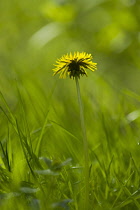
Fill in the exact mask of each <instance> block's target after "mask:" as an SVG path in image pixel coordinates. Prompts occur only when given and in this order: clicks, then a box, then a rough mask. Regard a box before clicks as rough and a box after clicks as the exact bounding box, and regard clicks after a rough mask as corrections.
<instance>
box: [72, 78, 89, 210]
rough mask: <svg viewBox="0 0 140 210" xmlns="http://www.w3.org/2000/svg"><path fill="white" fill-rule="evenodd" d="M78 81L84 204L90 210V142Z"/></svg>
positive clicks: (77, 82)
mask: <svg viewBox="0 0 140 210" xmlns="http://www.w3.org/2000/svg"><path fill="white" fill-rule="evenodd" d="M75 81H76V89H77V96H78V103H79V109H80V120H81V128H82V134H83V147H84V161H85V163H84V178H85V202H84V209H85V210H88V206H89V153H88V141H87V135H86V127H85V120H84V111H83V104H82V100H81V93H80V86H79V81H78V77H75Z"/></svg>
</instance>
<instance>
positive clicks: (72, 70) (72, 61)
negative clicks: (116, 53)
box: [53, 52, 97, 79]
mask: <svg viewBox="0 0 140 210" xmlns="http://www.w3.org/2000/svg"><path fill="white" fill-rule="evenodd" d="M56 63H57V64H56V65H55V69H53V71H54V74H53V75H56V74H60V78H66V76H67V75H68V76H69V77H70V78H73V79H74V78H75V77H77V78H80V75H81V76H84V75H86V76H87V72H86V69H89V70H91V71H94V70H96V69H97V67H96V66H97V63H93V62H92V55H91V54H87V53H85V52H82V53H79V52H75V53H74V55H72V54H71V53H70V54H67V55H63V56H62V57H61V58H60V59H58V60H57V61H56Z"/></svg>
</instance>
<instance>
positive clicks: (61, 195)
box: [0, 76, 140, 210]
mask: <svg viewBox="0 0 140 210" xmlns="http://www.w3.org/2000/svg"><path fill="white" fill-rule="evenodd" d="M89 78H90V77H89ZM93 80H94V87H95V88H91V87H93V86H92V82H93ZM81 81H82V82H81V89H82V96H83V100H84V110H85V120H86V127H87V136H88V141H89V159H90V162H91V165H90V169H89V204H88V205H89V207H88V209H89V210H92V209H97V210H98V209H107V210H108V209H140V194H139V184H140V171H139V167H140V164H139V152H140V148H139V137H140V136H139V135H140V132H139V126H140V121H139V116H140V114H139V101H140V100H139V98H140V97H139V96H138V95H136V94H134V93H133V92H131V91H128V90H127V91H126V90H125V91H118V90H116V89H114V88H113V87H112V86H111V85H110V84H108V83H107V82H106V81H105V80H103V78H102V77H101V76H98V77H96V76H95V78H92V77H91V79H89V81H88V83H87V80H86V78H85V79H83V80H82V79H81ZM57 82H58V83H59V81H57ZM85 84H86V87H85ZM28 85H30V88H29V86H28ZM28 85H27V84H26V85H25V84H20V85H19V84H18V85H17V87H18V88H16V90H15V91H13V95H14V97H15V98H16V100H15V99H14V100H13V101H12V103H11V101H10V97H7V96H6V95H4V94H3V93H1V97H0V107H1V111H0V117H1V118H0V119H1V120H0V122H1V130H0V154H1V159H0V179H1V181H0V208H1V209H4V210H7V209H42V210H45V209H66V210H68V209H72V210H81V209H82V208H83V200H84V196H85V188H84V176H83V166H84V157H83V146H82V144H81V141H80V139H81V129H80V128H79V123H80V118H79V110H78V106H77V100H76V96H75V95H76V94H75V92H74V91H75V89H74V88H72V89H70V88H69V86H71V84H70V83H68V84H67V89H68V92H67V94H66V93H65V91H63V88H62V87H61V94H58V93H60V89H59V87H58V86H57V88H55V90H54V88H53V87H52V90H50V89H48V90H49V91H48V92H47V91H46V90H44V89H43V88H42V87H41V86H38V85H37V84H36V83H35V80H34V81H33V82H30V84H28ZM60 85H64V84H63V81H61V83H60ZM31 87H32V88H31ZM89 87H90V88H89ZM85 89H86V91H84V90H85ZM68 98H69V100H70V101H68Z"/></svg>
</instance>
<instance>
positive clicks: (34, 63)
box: [0, 0, 140, 209]
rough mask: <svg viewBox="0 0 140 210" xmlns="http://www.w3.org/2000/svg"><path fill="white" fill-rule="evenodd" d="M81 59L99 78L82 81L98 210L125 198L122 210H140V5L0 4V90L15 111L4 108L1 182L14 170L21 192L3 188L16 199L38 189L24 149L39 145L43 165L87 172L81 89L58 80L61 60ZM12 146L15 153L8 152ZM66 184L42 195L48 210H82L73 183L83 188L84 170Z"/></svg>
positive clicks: (32, 0) (51, 0) (120, 1)
mask: <svg viewBox="0 0 140 210" xmlns="http://www.w3.org/2000/svg"><path fill="white" fill-rule="evenodd" d="M75 51H79V52H86V53H91V54H92V56H93V62H96V63H98V70H97V71H95V72H91V71H88V77H82V78H81V79H80V87H81V94H82V99H83V104H84V114H85V121H86V127H87V136H88V142H89V154H90V162H91V164H93V167H92V168H91V177H90V179H91V182H90V185H91V189H92V190H91V197H92V199H91V206H92V204H93V205H97V209H100V208H98V207H100V206H101V203H102V206H103V207H104V208H103V209H105V206H107V207H106V209H109V208H110V207H111V206H112V208H113V207H114V206H115V205H116V206H117V205H120V204H122V203H123V202H124V201H125V199H126V202H125V204H124V203H123V204H122V205H121V206H122V208H123V206H124V205H126V209H128V208H127V204H129V203H131V202H132V206H131V205H130V209H132V208H133V207H135V204H136V206H137V207H138V209H139V206H140V204H139V203H137V197H136V202H135V204H134V205H133V200H132V199H131V196H133V195H135V194H133V193H135V192H136V194H137V193H139V191H138V189H139V183H140V180H139V153H140V148H139V147H140V133H139V125H140V108H139V107H140V85H139V77H140V63H139V57H140V1H139V0H85V1H84V0H46V1H45V0H28V1H21V0H12V1H10V0H2V1H0V91H1V92H2V94H3V96H4V98H5V100H6V101H7V104H8V107H6V104H5V103H4V100H0V106H1V107H2V109H1V111H0V126H1V130H0V139H1V142H2V144H1V148H2V149H1V154H2V158H1V160H0V164H2V165H1V166H2V167H3V169H1V174H4V172H3V170H4V171H5V170H7V172H6V173H7V174H8V173H9V171H10V172H11V171H12V175H11V174H10V175H9V174H8V175H7V174H6V176H9V177H12V178H11V180H13V183H14V184H11V185H10V184H9V183H8V184H7V185H5V183H7V181H6V182H5V181H4V182H3V184H2V187H1V188H2V190H1V193H5V192H6V193H8V192H16V190H17V189H20V185H21V182H22V181H26V182H28V183H31V184H32V183H33V184H34V186H35V187H36V185H37V184H36V181H34V180H33V178H32V174H31V172H29V173H27V170H28V171H29V168H28V166H27V163H26V161H25V159H26V158H25V157H24V155H25V154H23V149H24V148H23V147H22V145H21V144H20V143H22V141H24V140H26V141H27V142H28V141H29V145H30V143H31V145H32V147H30V148H28V149H29V151H30V150H32V149H33V153H34V154H35V155H36V156H37V157H41V156H43V157H48V158H50V159H51V160H56V162H57V161H58V162H59V161H60V162H61V161H64V160H66V159H67V158H72V161H73V162H72V164H73V165H80V166H81V165H82V166H83V165H84V163H83V145H82V143H81V139H82V134H81V127H80V117H79V108H78V101H77V94H76V87H75V81H74V80H72V79H69V78H66V79H64V80H63V79H59V78H58V75H56V76H55V77H53V76H52V74H53V71H52V69H53V68H54V65H53V64H55V62H56V60H57V58H60V57H61V56H62V55H64V54H67V53H70V52H72V53H73V52H75ZM1 99H2V98H1ZM8 109H10V110H11V111H9V110H8ZM12 113H13V115H12ZM13 116H14V117H13ZM15 122H17V124H16V126H15V124H14V123H15ZM18 126H19V127H18ZM43 126H44V128H43V131H42V130H41V129H42V127H43ZM15 127H16V129H18V128H19V133H18V135H17V132H16V131H17V130H16V129H15ZM27 128H28V129H27ZM41 132H42V133H41ZM20 133H22V134H23V136H24V138H23V139H22V137H21V136H20V135H19V134H20ZM29 137H30V138H29ZM30 140H31V142H30ZM9 142H10V143H9ZM2 145H3V146H2ZM7 145H8V153H6V152H5V153H4V149H5V148H6V149H5V151H7ZM26 146H28V144H27V145H25V147H26ZM3 148H4V149H3ZM26 149H27V148H26ZM27 153H28V151H27ZM7 154H8V155H7ZM3 156H5V157H3ZM27 156H28V154H27ZM7 157H8V161H9V164H10V169H9V168H8V167H7V165H6V164H7V162H6V161H7V159H6V158H7ZM4 158H5V159H6V160H4ZM2 160H3V162H2ZM27 160H28V159H27ZM29 160H30V156H29ZM35 160H36V159H35V156H34V158H33V161H34V162H33V163H34V164H32V162H31V165H32V167H33V170H36V168H37V166H36V161H35ZM37 163H38V162H37ZM62 165H63V164H62ZM19 166H20V167H19ZM2 167H1V168H2ZM6 167H7V169H6ZM71 171H72V172H71ZM63 172H64V174H65V171H63ZM27 174H28V175H27ZM30 174H31V176H30ZM62 175H63V174H62ZM62 177H63V178H62ZM62 177H61V179H60V180H59V179H58V180H57V179H56V183H57V184H56V185H57V186H55V187H52V186H53V179H52V181H51V182H50V183H52V185H51V184H48V185H49V188H48V185H47V184H46V186H47V187H44V189H45V190H46V193H47V195H48V196H49V195H50V203H53V202H54V201H59V200H62V199H64V198H65V199H66V198H72V199H74V202H75V203H76V202H77V203H78V202H79V201H76V199H77V200H78V197H79V191H80V192H81V189H82V187H81V188H80V187H79V189H80V190H78V188H76V187H77V186H79V184H77V185H75V183H80V182H79V180H81V179H82V178H81V172H80V170H79V171H76V172H75V171H73V167H71V169H70V170H68V171H67V172H66V174H65V175H64V176H62ZM44 179H45V178H43V180H44ZM50 180H51V178H50ZM118 180H121V181H120V182H119V181H118ZM38 182H39V183H42V182H41V181H40V180H39V181H38ZM15 183H16V187H15ZM17 183H19V188H18V187H17V185H18V184H17ZM60 183H61V184H60ZM67 183H69V185H68V184H67ZM73 183H74V184H73ZM81 183H82V182H81ZM108 183H109V184H108ZM120 183H122V184H120ZM123 183H126V184H123ZM70 184H71V185H70ZM9 186H10V187H9ZM31 186H32V185H31ZM66 186H67V187H66ZM71 186H72V187H73V189H72V190H71ZM75 186H76V187H75ZM81 186H82V184H81ZM124 186H126V187H127V192H126V191H123V189H124ZM37 187H38V186H37ZM47 189H49V190H48V192H47ZM50 189H54V190H56V195H55V193H54V192H52V194H50ZM57 189H60V191H61V192H62V193H59V190H58V191H57ZM128 189H129V193H128ZM72 193H73V194H72ZM117 193H118V194H117ZM96 198H97V199H96ZM138 198H139V194H138ZM39 199H40V198H39ZM43 199H44V201H45V202H46V200H45V199H46V198H43ZM43 199H42V200H43ZM127 199H129V202H128V200H127ZM100 201H102V202H100ZM121 202H122V203H121ZM5 203H6V202H5ZM7 203H8V202H7ZM17 203H18V205H19V207H20V208H21V206H20V205H21V204H20V202H18V200H17ZM6 205H9V204H6ZM12 205H13V206H14V205H15V203H14V201H13V204H12ZM72 205H75V206H76V205H79V203H78V204H72ZM81 206H82V203H81ZM9 208H11V207H8V206H6V207H5V209H9ZM44 209H45V208H44ZM73 209H78V207H77V208H74V207H73ZM79 209H81V208H79Z"/></svg>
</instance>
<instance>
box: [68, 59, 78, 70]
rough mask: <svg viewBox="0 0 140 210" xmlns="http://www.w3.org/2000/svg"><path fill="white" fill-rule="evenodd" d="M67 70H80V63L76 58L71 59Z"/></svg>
mask: <svg viewBox="0 0 140 210" xmlns="http://www.w3.org/2000/svg"><path fill="white" fill-rule="evenodd" d="M68 71H80V65H79V63H78V62H77V61H76V60H72V61H71V63H70V64H69V70H68Z"/></svg>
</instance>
